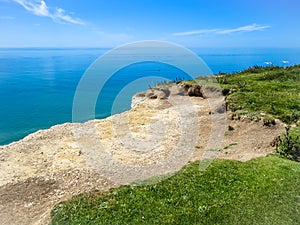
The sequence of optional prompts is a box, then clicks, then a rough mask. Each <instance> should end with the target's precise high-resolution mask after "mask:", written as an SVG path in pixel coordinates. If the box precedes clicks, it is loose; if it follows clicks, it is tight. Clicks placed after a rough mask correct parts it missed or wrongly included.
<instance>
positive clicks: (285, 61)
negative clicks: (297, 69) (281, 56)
mask: <svg viewBox="0 0 300 225" xmlns="http://www.w3.org/2000/svg"><path fill="white" fill-rule="evenodd" d="M281 62H282V63H284V64H288V63H290V62H289V61H287V60H282V61H281Z"/></svg>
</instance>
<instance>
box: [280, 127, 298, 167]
mask: <svg viewBox="0 0 300 225" xmlns="http://www.w3.org/2000/svg"><path fill="white" fill-rule="evenodd" d="M276 152H277V153H278V154H279V155H280V156H282V157H283V158H287V159H290V160H293V161H296V162H300V139H299V135H298V134H297V132H296V131H295V133H294V134H293V133H291V130H290V127H289V126H288V127H286V128H285V133H284V135H282V136H281V137H278V138H277V143H276Z"/></svg>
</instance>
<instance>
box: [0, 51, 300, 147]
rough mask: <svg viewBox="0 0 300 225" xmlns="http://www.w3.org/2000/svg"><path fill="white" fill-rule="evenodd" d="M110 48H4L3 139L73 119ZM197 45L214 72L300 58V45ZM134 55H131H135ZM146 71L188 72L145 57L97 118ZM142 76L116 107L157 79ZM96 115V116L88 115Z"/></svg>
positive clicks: (106, 98)
mask: <svg viewBox="0 0 300 225" xmlns="http://www.w3.org/2000/svg"><path fill="white" fill-rule="evenodd" d="M107 50H108V49H44V48H43V49H0V145H4V144H8V143H10V142H13V141H16V140H19V139H21V138H23V137H25V136H26V135H28V134H30V133H32V132H35V131H37V130H39V129H45V128H49V127H50V126H52V125H55V124H60V123H64V122H71V121H72V103H73V97H74V93H75V90H76V87H77V85H78V82H79V80H80V78H81V77H82V76H83V74H84V72H85V71H86V69H87V68H88V67H89V66H90V65H91V63H93V62H94V61H95V60H96V59H97V58H98V57H99V56H101V55H102V54H104V53H105V52H106V51H107ZM192 50H194V51H195V52H196V53H197V54H198V55H199V56H200V57H201V58H202V59H203V60H204V61H205V62H206V63H207V65H208V66H209V67H210V68H211V70H212V71H213V72H214V73H219V72H234V71H240V70H243V69H246V68H248V67H250V66H253V65H262V66H263V65H270V64H271V63H272V64H274V65H280V66H289V65H294V64H299V63H300V49H268V48H260V49H257V48H256V49H242V48H218V49H213V48H211V49H210V48H205V49H192ZM129 57H130V56H129ZM144 76H157V77H161V76H164V77H166V78H168V79H175V78H178V77H186V74H184V73H183V72H182V71H180V70H179V69H176V68H174V67H171V66H168V65H164V64H160V63H150V62H148V63H139V64H135V65H132V66H129V67H126V68H124V69H122V70H121V71H119V72H118V73H116V74H115V75H114V76H113V77H112V78H111V79H110V80H109V82H107V84H106V85H105V87H104V88H103V89H102V91H101V93H100V95H99V98H98V102H97V105H96V109H95V117H96V118H104V117H107V116H109V115H110V114H111V108H112V105H113V103H114V100H115V97H116V96H117V95H118V93H120V91H121V90H122V88H123V87H124V86H126V84H129V83H131V82H132V81H134V80H136V79H139V78H142V77H144ZM155 82H156V81H155V80H153V81H150V80H149V81H147V82H144V83H142V82H139V83H137V84H136V85H135V86H133V88H130V89H129V91H127V92H124V93H125V94H124V93H123V92H121V93H122V94H121V95H120V96H119V101H118V102H117V104H116V105H115V106H116V107H115V109H114V113H117V112H122V111H124V110H127V109H129V108H130V100H131V95H132V94H134V93H136V92H139V91H143V90H145V89H146V88H148V87H149V86H151V85H154V84H155ZM86 119H91V118H86Z"/></svg>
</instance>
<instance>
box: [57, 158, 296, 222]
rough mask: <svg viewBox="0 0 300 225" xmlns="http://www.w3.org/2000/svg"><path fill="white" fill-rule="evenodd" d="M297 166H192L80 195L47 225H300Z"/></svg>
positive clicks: (276, 162)
mask: <svg viewBox="0 0 300 225" xmlns="http://www.w3.org/2000/svg"><path fill="white" fill-rule="evenodd" d="M299 174H300V164H299V163H296V162H292V161H289V160H285V159H280V158H277V157H276V156H269V157H263V158H258V159H254V160H251V161H249V162H246V163H242V162H237V161H230V160H216V161H214V162H213V163H212V165H211V166H210V167H209V168H208V169H207V170H206V171H204V172H202V173H201V172H200V171H199V164H198V163H197V162H195V163H192V164H190V165H187V166H186V167H185V168H183V169H182V170H181V171H180V172H178V173H177V174H176V175H174V176H173V177H171V178H169V179H168V180H164V181H163V182H160V183H158V184H156V185H148V186H145V187H132V186H124V187H121V188H117V189H114V190H111V191H110V192H109V193H107V194H99V193H98V194H96V193H94V194H90V195H80V196H77V197H75V198H74V199H73V200H72V201H69V202H66V203H64V204H60V205H58V206H57V207H56V208H55V209H54V211H53V212H52V218H53V221H52V224H300V214H299V213H300V190H299V186H300V176H299Z"/></svg>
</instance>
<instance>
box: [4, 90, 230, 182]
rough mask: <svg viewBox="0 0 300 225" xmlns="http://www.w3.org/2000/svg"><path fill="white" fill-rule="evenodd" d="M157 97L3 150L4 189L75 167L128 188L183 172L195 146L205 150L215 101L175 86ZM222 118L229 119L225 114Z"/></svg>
mask: <svg viewBox="0 0 300 225" xmlns="http://www.w3.org/2000/svg"><path fill="white" fill-rule="evenodd" d="M155 94H158V98H157V97H155V98H153V97H151V98H149V96H141V94H138V95H136V96H134V97H133V102H132V109H131V110H130V111H127V112H124V113H122V114H118V115H114V116H111V117H109V118H107V119H103V120H92V121H88V122H86V123H83V124H79V123H74V124H71V123H66V124H62V125H57V126H53V127H51V128H50V129H47V130H41V131H38V132H36V133H34V134H31V135H29V136H27V137H25V138H24V139H22V140H21V141H18V142H15V143H12V144H10V145H7V146H2V147H0V160H1V161H0V168H1V170H0V185H5V184H7V183H11V182H19V181H22V180H25V179H27V178H31V177H40V176H50V175H52V174H54V173H56V172H58V171H63V170H74V169H86V170H92V171H94V172H97V173H100V174H101V175H104V176H105V177H107V178H108V179H110V180H112V181H114V182H116V183H122V184H125V183H128V182H132V181H134V180H136V179H145V178H147V177H149V176H154V175H159V174H163V173H169V172H174V171H176V170H178V169H180V168H181V167H182V166H183V165H185V164H186V163H187V162H188V161H189V160H191V158H192V157H193V155H194V153H195V152H194V151H195V146H203V147H204V148H203V149H202V150H204V149H205V147H207V144H208V142H209V141H210V140H209V138H210V135H211V133H212V131H210V130H206V129H210V128H211V126H212V122H211V121H209V120H211V116H210V115H209V111H211V110H212V109H211V106H210V105H209V104H211V103H210V102H209V100H207V99H204V98H197V97H188V96H186V95H182V93H181V94H178V88H177V86H173V87H172V88H171V93H170V92H168V93H167V95H165V94H161V93H160V91H159V90H158V91H157V90H156V91H155ZM145 95H149V91H148V92H146V93H145ZM151 96H152V95H151ZM210 101H211V100H210ZM215 101H216V102H217V103H216V104H217V105H221V104H222V102H223V98H222V97H221V96H220V95H218V97H216V98H215ZM214 107H215V106H214ZM219 115H223V118H222V117H220V116H219V117H220V118H218V119H219V120H220V119H223V120H224V121H225V117H224V115H225V114H219ZM204 120H206V121H204ZM224 121H223V122H224ZM219 122H222V121H219ZM218 125H220V124H218ZM223 125H224V123H223ZM224 126H225V125H224ZM200 128H202V129H203V130H204V131H205V134H204V133H203V132H202V133H201V134H200ZM218 129H220V126H218ZM214 132H215V134H216V131H214ZM218 133H220V132H218ZM219 135H222V133H220V134H219ZM221 141H222V139H220V141H219V144H220V143H221ZM214 143H215V144H216V145H217V144H218V143H217V140H214ZM209 147H210V148H213V146H209ZM216 147H218V146H216ZM200 150H201V149H200ZM197 151H199V149H197Z"/></svg>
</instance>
